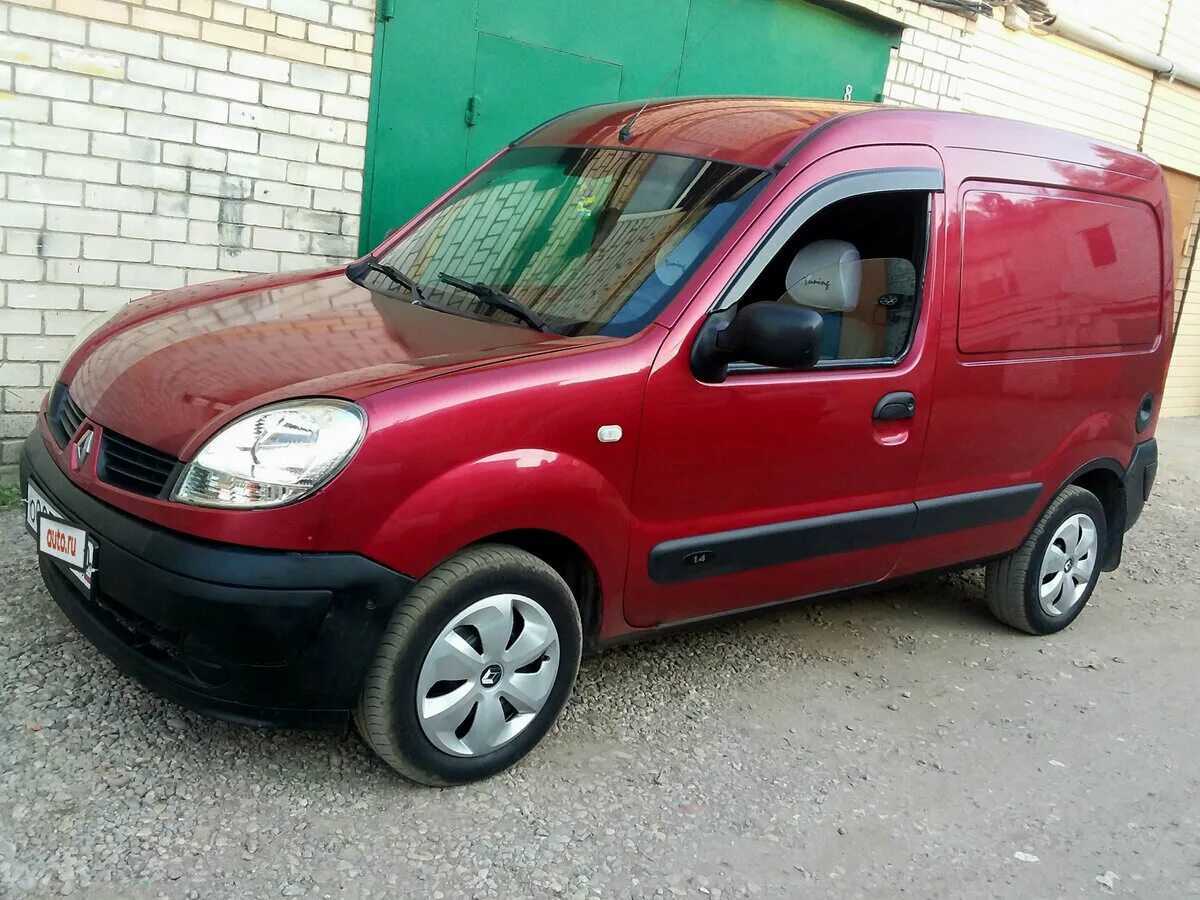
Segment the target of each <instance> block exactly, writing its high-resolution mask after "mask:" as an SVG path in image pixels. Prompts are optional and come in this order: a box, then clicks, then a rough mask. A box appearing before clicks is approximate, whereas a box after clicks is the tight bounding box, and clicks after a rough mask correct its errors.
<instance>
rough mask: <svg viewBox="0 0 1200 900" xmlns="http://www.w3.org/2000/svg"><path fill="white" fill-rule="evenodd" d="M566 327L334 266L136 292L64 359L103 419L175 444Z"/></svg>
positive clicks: (530, 344) (486, 358) (454, 365)
mask: <svg viewBox="0 0 1200 900" xmlns="http://www.w3.org/2000/svg"><path fill="white" fill-rule="evenodd" d="M574 343H575V341H574V339H566V338H560V337H556V336H554V335H547V334H543V333H541V332H537V331H533V330H532V329H525V328H521V327H517V326H512V325H504V324H495V323H491V322H484V321H478V320H475V319H471V318H466V317H463V316H457V315H452V314H450V313H445V312H439V311H437V310H432V309H423V308H420V307H417V306H414V305H413V304H411V303H408V302H406V301H405V300H403V299H399V298H396V297H391V296H386V295H381V294H375V293H372V292H371V291H368V290H366V289H365V288H362V287H359V286H358V285H357V284H354V283H353V282H351V281H350V280H348V279H347V278H346V277H345V275H344V273H343V271H342V270H341V269H337V270H334V271H322V272H316V273H313V272H309V273H303V274H291V275H275V276H251V277H247V278H239V279H234V280H231V281H223V282H216V283H213V284H209V285H203V286H199V287H192V288H184V289H181V290H178V291H170V292H167V293H164V294H160V295H157V296H155V297H151V298H147V299H146V300H142V301H137V302H135V303H133V304H131V305H130V306H129V308H128V309H127V310H126V311H125V312H123V313H122V314H121V315H119V316H117V317H116V318H114V319H113V320H112V321H111V322H110V323H109V324H108V325H107V326H105V328H103V329H102V330H101V331H99V332H97V334H96V335H94V336H93V338H91V339H90V340H88V341H87V342H86V343H85V344H84V345H83V347H82V348H81V349H80V351H79V352H78V353H77V354H76V356H75V357H74V358H73V359H72V360H71V362H70V363H69V364H68V366H67V369H66V370H64V379H63V380H64V381H68V382H69V383H70V391H71V397H72V399H73V400H74V401H75V402H76V403H77V404H78V405H79V406H80V407H81V408H82V410H83V411H84V413H86V414H87V415H88V416H89V418H91V419H92V420H93V421H95V422H97V423H99V424H100V425H102V426H104V427H106V428H111V429H113V430H114V431H118V432H120V433H121V434H124V435H126V436H127V437H131V438H133V439H134V440H137V441H141V442H142V443H144V444H148V445H150V446H151V447H154V448H156V449H158V450H161V451H163V452H166V453H170V454H172V455H174V456H180V455H181V451H182V450H184V449H185V447H186V446H187V445H188V444H189V441H190V440H191V439H193V438H196V437H198V436H200V434H201V433H202V432H206V430H207V429H206V426H209V425H212V426H213V427H216V425H218V424H220V423H218V422H215V421H214V420H217V419H222V420H224V419H226V418H229V417H230V416H232V415H235V414H238V413H241V412H243V411H246V410H249V409H252V408H254V407H257V406H260V405H262V404H264V403H271V402H274V401H277V400H284V399H288V398H291V397H297V396H318V395H320V396H338V397H345V398H347V399H351V400H354V399H358V398H359V397H362V396H365V395H367V394H370V393H374V392H376V391H379V390H383V389H385V388H388V387H392V386H394V385H397V384H403V383H406V382H411V381H417V380H421V379H424V378H428V377H431V376H434V375H438V374H442V373H445V372H450V371H455V370H458V369H463V368H470V367H474V366H478V365H483V364H488V363H495V362H499V361H502V360H508V359H513V358H517V357H521V356H528V355H530V354H538V353H546V352H552V351H554V350H556V349H565V348H566V347H569V346H571V345H572V344H574Z"/></svg>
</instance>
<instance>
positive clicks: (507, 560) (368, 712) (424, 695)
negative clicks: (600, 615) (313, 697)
mask: <svg viewBox="0 0 1200 900" xmlns="http://www.w3.org/2000/svg"><path fill="white" fill-rule="evenodd" d="M582 643H583V639H582V628H581V625H580V619H579V609H578V607H577V606H576V603H575V599H574V597H573V596H572V595H571V591H570V589H569V588H568V587H567V585H566V583H565V582H564V581H563V580H562V578H561V577H559V575H558V573H557V572H555V571H554V570H553V569H552V568H551V567H550V566H549V565H547V564H546V563H545V562H543V561H542V560H540V559H538V558H537V557H535V556H533V555H532V554H529V553H526V552H525V551H523V550H518V549H517V548H515V547H510V546H507V545H502V544H490V545H480V546H477V547H472V548H470V549H468V550H465V551H463V552H462V553H460V554H458V555H457V556H455V557H453V558H452V559H450V560H447V561H446V562H445V563H443V564H442V565H440V566H438V567H437V568H436V569H434V570H433V571H432V572H430V573H429V574H428V575H427V576H426V577H425V578H423V579H422V580H421V582H420V583H419V584H418V585H417V587H416V588H414V589H413V592H412V593H411V594H410V595H409V597H408V598H407V599H406V600H405V602H404V603H402V604H401V605H400V606H399V607H398V608H397V609H396V611H395V612H394V613H393V615H392V619H391V622H390V623H389V625H388V628H387V631H386V632H385V634H384V637H383V640H382V641H381V642H380V647H379V651H378V654H377V656H376V658H375V661H374V662H373V663H372V665H371V668H370V669H369V671H368V673H367V678H366V682H365V685H364V688H363V692H362V695H361V697H360V699H359V703H358V707H357V708H356V710H355V713H354V718H355V722H356V724H357V726H358V729H359V732H360V733H361V734H362V736H363V738H364V739H365V740H366V742H367V744H368V745H370V747H371V748H372V749H373V750H374V751H375V752H376V753H377V754H379V756H380V757H381V758H382V759H383V760H384V761H385V762H386V763H388V765H390V766H392V767H393V768H394V769H396V770H397V771H398V772H400V773H401V774H402V775H405V776H407V777H408V778H411V779H413V780H414V781H420V782H423V783H425V784H459V783H462V782H465V781H473V780H475V779H479V778H486V777H488V776H489V775H494V774H495V773H497V772H499V771H501V770H503V769H506V768H508V767H509V766H511V765H512V764H513V763H515V762H516V761H517V760H519V759H520V758H521V757H523V756H524V755H525V754H526V753H528V752H529V751H530V750H531V749H533V747H534V746H536V745H537V743H538V741H540V740H541V739H542V737H543V736H544V735H545V734H546V732H547V731H548V730H549V729H550V727H551V725H553V724H554V720H555V719H556V718H557V717H558V714H559V712H560V711H561V710H562V707H563V705H564V704H565V703H566V701H567V697H568V696H569V695H570V692H571V688H572V686H573V685H574V683H575V675H576V673H577V671H578V669H579V655H580V649H581V647H582Z"/></svg>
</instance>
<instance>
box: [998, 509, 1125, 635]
mask: <svg viewBox="0 0 1200 900" xmlns="http://www.w3.org/2000/svg"><path fill="white" fill-rule="evenodd" d="M1074 526H1078V531H1075V528H1074ZM1089 526H1090V533H1089ZM1076 534H1078V544H1076V545H1074V547H1073V546H1072V538H1073V536H1074V535H1076ZM1105 546H1107V524H1106V520H1105V516H1104V507H1103V506H1101V505H1100V501H1099V500H1098V499H1096V495H1095V494H1093V493H1092V492H1091V491H1087V490H1084V489H1083V488H1081V487H1078V486H1076V485H1068V486H1067V487H1065V488H1063V490H1062V492H1061V493H1060V494H1059V495H1058V496H1057V497H1055V498H1054V500H1053V502H1052V503H1051V504H1050V506H1049V507H1048V508H1047V509H1046V512H1045V513H1044V514H1043V515H1042V518H1041V519H1039V520H1038V523H1037V525H1036V526H1035V527H1034V529H1033V531H1032V532H1030V534H1029V537H1027V538H1026V539H1025V543H1023V544H1022V545H1021V546H1020V547H1019V548H1018V549H1017V550H1016V551H1015V552H1014V553H1011V554H1010V555H1008V556H1006V557H1004V559H1001V560H997V561H996V562H993V563H990V564H989V565H988V567H987V573H986V576H985V586H986V591H987V594H986V596H987V604H988V608H989V609H991V611H992V614H993V615H994V616H995V617H996V618H997V619H999V620H1000V621H1001V622H1003V623H1004V624H1006V625H1011V626H1012V627H1013V628H1017V629H1020V630H1021V631H1027V632H1029V633H1030V634H1054V633H1055V632H1056V631H1062V630H1063V629H1064V628H1066V627H1067V626H1068V625H1070V624H1071V623H1072V622H1073V621H1075V619H1076V617H1077V616H1078V615H1079V614H1080V613H1081V612H1082V611H1083V608H1084V606H1086V605H1087V602H1088V599H1089V598H1090V597H1091V596H1092V591H1093V590H1094V589H1095V587H1096V582H1097V581H1098V580H1099V578H1100V567H1101V566H1102V565H1103V563H1104V559H1103V556H1104V547H1105ZM1056 573H1057V574H1056ZM1081 576H1086V577H1081ZM1056 578H1058V580H1056ZM1056 585H1057V586H1058V589H1057V590H1056ZM1043 594H1045V595H1046V596H1043Z"/></svg>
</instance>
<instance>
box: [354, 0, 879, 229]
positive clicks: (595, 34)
mask: <svg viewBox="0 0 1200 900" xmlns="http://www.w3.org/2000/svg"><path fill="white" fill-rule="evenodd" d="M388 2H389V3H390V4H391V14H392V17H391V18H390V19H388V20H386V21H384V20H382V19H381V20H380V22H379V23H378V24H377V26H376V32H375V42H376V50H375V63H374V65H375V71H374V73H373V82H372V86H371V113H370V127H369V129H368V138H367V170H366V172H365V181H366V185H365V188H364V192H363V222H362V228H361V234H362V238H361V244H362V246H363V248H364V249H365V248H366V247H368V246H373V245H375V244H377V243H378V242H379V241H380V240H382V239H383V237H384V235H385V234H386V233H387V232H388V231H389V230H390V229H392V228H395V227H396V226H398V225H401V224H403V222H404V221H405V220H406V219H408V217H410V216H411V215H413V214H414V213H415V212H417V211H418V210H420V209H421V207H422V206H424V205H425V204H426V203H428V202H429V201H430V200H431V199H432V198H433V197H435V196H436V195H437V194H438V193H440V192H441V191H443V190H445V189H446V188H447V187H448V186H449V185H451V184H453V183H454V181H456V180H457V179H458V178H461V177H462V175H463V174H464V173H465V172H466V171H467V170H468V169H470V168H471V167H472V166H474V165H476V164H477V163H479V162H480V161H482V160H484V159H486V158H487V157H488V156H490V155H491V154H492V153H494V152H495V151H496V150H498V149H500V147H502V146H504V145H505V144H506V143H508V142H509V141H511V140H513V139H514V138H516V137H518V136H519V135H520V134H522V133H523V132H525V131H527V130H528V129H529V128H531V127H533V126H534V125H536V124H537V123H538V122H541V121H543V120H545V119H548V118H550V117H551V116H553V115H556V114H557V113H560V112H563V111H564V110H567V109H571V108H573V107H576V106H582V105H584V104H587V103H600V102H605V101H609V100H616V99H630V98H639V97H655V96H659V97H661V96H670V95H673V94H703V93H715V94H735V93H747V94H776V95H784V96H799V97H804V96H807V97H837V98H840V97H843V96H844V94H845V89H846V86H847V85H851V86H852V91H853V97H852V98H853V99H855V100H874V99H876V95H877V94H878V93H879V92H881V91H882V90H883V82H884V78H885V77H886V74H887V66H888V59H889V51H890V48H891V47H892V46H893V45H894V44H895V43H896V42H897V41H898V39H899V35H900V29H899V27H898V26H893V25H890V24H888V23H885V22H882V20H872V19H867V18H858V17H855V16H852V15H843V14H841V13H838V12H835V11H833V10H831V9H828V8H826V7H825V6H820V5H816V4H814V3H807V2H803V0H652V2H650V0H606V2H604V3H596V2H588V0H437V2H427V0H426V2H422V0H388ZM469 105H470V112H468V107H469Z"/></svg>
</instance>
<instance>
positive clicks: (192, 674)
mask: <svg viewBox="0 0 1200 900" xmlns="http://www.w3.org/2000/svg"><path fill="white" fill-rule="evenodd" d="M1166 197H1167V193H1166V189H1165V187H1164V183H1163V176H1162V172H1161V171H1160V170H1159V168H1158V166H1156V165H1155V164H1154V163H1153V162H1151V161H1149V160H1148V159H1146V158H1145V157H1142V156H1139V155H1137V154H1135V153H1131V152H1128V151H1125V150H1120V149H1117V148H1115V147H1109V146H1106V145H1103V144H1099V143H1096V142H1094V141H1091V140H1088V139H1086V138H1082V137H1076V136H1072V135H1069V134H1065V133H1062V132H1058V131H1054V130H1050V129H1046V128H1039V127H1034V126H1031V125H1024V124H1018V123H1015V122H1008V121H1001V120H998V119H988V118H979V117H973V116H967V115H958V114H951V113H941V112H929V111H922V110H907V109H904V110H902V109H890V108H884V107H877V106H865V105H854V104H844V103H830V102H818V101H809V100H783V99H766V98H749V99H747V98H703V99H674V100H663V101H654V102H652V103H649V104H646V105H645V106H644V107H642V106H641V105H640V104H630V103H621V104H613V105H606V106H598V107H590V108H587V109H582V110H578V111H575V112H570V113H567V114H566V115H563V116H560V117H559V118H556V119H553V120H551V121H550V122H547V123H546V124H544V125H542V126H540V127H538V128H536V129H534V130H533V131H532V132H530V133H528V134H526V135H525V136H523V137H521V138H520V139H519V140H517V141H514V142H513V143H512V144H511V145H510V146H508V147H506V148H505V149H504V150H503V151H501V152H500V153H498V154H497V155H496V156H494V157H493V158H492V159H491V160H489V161H488V162H487V163H486V164H485V165H483V166H482V167H480V168H479V169H478V170H477V171H475V172H473V173H472V174H471V175H470V176H469V177H467V178H466V179H464V180H463V182H461V183H460V184H459V185H457V186H455V187H454V188H453V189H452V190H450V191H449V192H448V193H447V194H446V195H445V196H443V197H442V198H441V199H439V200H438V201H437V202H436V203H434V204H433V205H432V206H431V207H429V209H427V210H426V211H425V212H423V213H421V214H420V215H419V216H417V217H416V218H415V219H414V220H413V221H412V222H410V223H409V224H408V225H407V226H405V227H404V228H403V229H402V230H401V231H399V232H397V233H396V234H395V235H393V236H391V237H389V238H388V239H387V240H386V241H385V242H384V243H383V244H382V245H381V246H380V247H379V248H378V249H377V250H376V251H375V252H374V253H373V254H371V255H369V256H366V257H364V258H362V259H361V260H358V261H357V262H355V263H353V264H352V265H351V266H350V267H349V268H347V269H340V268H339V269H330V270H322V271H315V272H300V273H288V274H280V275H271V276H250V277H245V278H237V279H234V280H230V281H224V282H220V283H216V284H206V285H202V286H196V287H188V288H184V289H181V290H175V291H169V292H165V293H162V294H159V295H157V296H154V297H150V298H147V299H144V300H140V301H137V302H135V303H132V304H130V305H129V306H127V307H125V308H123V309H121V310H120V311H119V312H117V313H116V314H115V315H114V316H112V317H111V318H109V319H108V320H107V321H106V322H104V323H103V324H102V325H100V326H98V327H97V328H96V329H95V330H94V331H92V332H91V333H90V334H88V335H87V336H86V337H85V338H84V339H82V341H81V343H80V344H79V345H78V346H77V348H76V349H75V350H74V352H72V353H71V354H69V355H68V358H67V359H66V361H65V363H64V364H63V368H62V371H61V373H60V375H59V376H58V378H57V379H56V383H55V385H54V388H53V390H52V391H51V392H50V395H49V397H48V399H47V403H46V405H45V407H44V409H43V412H42V416H41V418H40V421H39V425H38V428H37V429H36V431H35V433H34V434H32V435H30V437H29V439H28V441H27V443H26V444H25V447H24V452H23V455H22V459H21V466H22V468H21V472H22V484H23V490H24V492H25V497H26V500H27V507H28V526H29V528H30V530H31V531H32V532H33V533H34V534H35V535H36V536H37V539H38V542H39V551H40V552H39V558H40V561H41V571H42V575H43V577H44V578H45V581H46V584H47V586H48V588H49V590H50V592H51V594H52V595H53V596H54V598H55V599H56V601H57V602H58V603H59V605H60V606H61V607H62V608H63V610H64V611H65V612H66V614H67V616H69V617H70V619H71V620H72V621H73V622H74V623H75V625H76V626H77V627H78V628H79V629H80V631H82V632H83V633H84V634H85V635H86V636H87V637H88V638H89V639H90V640H91V641H92V642H94V643H95V644H96V646H97V647H99V648H100V649H101V650H102V651H103V652H104V653H105V654H107V655H108V656H110V657H111V658H112V659H113V660H114V661H115V662H116V663H117V665H118V666H119V667H120V668H122V669H123V670H124V671H126V672H128V673H129V674H130V675H132V676H134V677H135V678H137V679H139V680H140V681H141V682H143V683H144V684H146V685H148V686H149V687H151V688H152V689H154V690H156V691H158V692H160V693H161V694H163V695H165V696H167V697H169V698H171V699H173V700H175V701H177V702H179V703H181V704H184V705H186V706H190V707H192V708H195V709H197V710H200V711H202V712H205V713H209V714H211V715H213V716H217V717H220V718H223V719H228V720H232V721H236V722H245V723H251V724H269V725H283V726H303V727H332V728H341V727H344V726H345V724H346V723H347V721H348V719H349V718H351V717H353V719H354V721H355V722H356V724H357V726H358V729H359V731H360V732H361V733H362V735H363V737H364V738H365V740H366V741H367V743H368V744H370V745H371V747H373V748H374V749H375V750H376V751H377V752H378V754H379V755H380V756H381V757H382V758H383V759H384V760H385V761H386V762H388V763H389V764H390V765H392V766H394V767H395V768H396V769H398V770H399V771H400V772H401V773H403V774H405V775H407V776H409V777H411V778H414V779H416V780H419V781H423V782H428V783H434V784H447V783H455V782H464V781H468V780H470V779H475V778H480V777H484V776H487V775H490V774H492V773H495V772H497V771H499V770H501V769H503V768H505V767H506V766H509V765H511V764H512V763H514V762H515V761H516V760H518V759H520V758H521V757H522V756H523V755H524V754H526V753H527V752H529V750H530V749H531V748H532V747H533V746H534V745H535V744H537V742H538V741H539V740H541V738H542V736H543V735H545V734H546V732H547V730H548V729H549V728H550V727H551V725H552V724H553V722H554V720H555V717H556V716H557V715H558V713H559V711H560V710H561V709H562V707H563V704H564V703H565V702H566V700H567V696H568V694H569V693H570V692H571V687H572V683H573V681H574V679H575V675H576V671H577V668H578V665H579V658H580V653H581V651H582V650H586V649H592V648H596V647H601V646H604V645H606V644H608V643H611V642H614V641H620V640H625V639H629V638H639V637H645V636H651V635H655V634H659V633H661V632H662V631H663V630H664V629H667V628H672V627H678V626H681V625H690V624H694V623H697V622H700V621H703V620H706V619H709V618H713V617H717V616H722V615H727V614H730V613H736V612H743V611H746V610H750V609H753V608H761V607H765V606H770V605H772V604H779V603H784V602H787V601H789V600H794V599H797V598H811V597H816V596H821V595H828V594H830V593H832V592H836V591H843V590H848V589H854V588H860V587H863V586H865V585H875V584H878V583H880V582H883V581H886V580H891V579H896V578H900V577H902V576H907V575H912V574H913V573H919V572H927V571H931V570H936V569H944V568H948V567H964V566H976V565H986V566H987V594H988V603H989V604H990V606H991V608H992V610H993V611H994V612H995V614H996V616H997V617H998V618H999V619H1000V620H1001V621H1002V622H1004V623H1006V624H1008V625H1010V626H1013V627H1014V628H1018V629H1022V630H1024V631H1028V632H1031V633H1034V634H1047V633H1050V632H1054V631H1058V630H1059V629H1061V628H1064V627H1066V626H1067V625H1068V624H1069V623H1070V622H1071V621H1072V620H1073V619H1074V618H1075V617H1076V616H1077V615H1079V613H1080V612H1081V611H1082V609H1083V607H1084V605H1085V604H1086V603H1087V600H1088V597H1089V595H1090V594H1091V592H1092V590H1093V588H1094V587H1095V585H1096V581H1097V579H1098V578H1099V577H1100V572H1101V571H1110V570H1112V569H1114V568H1115V567H1116V566H1117V565H1118V563H1119V562H1120V559H1121V547H1122V540H1123V535H1124V533H1125V531H1126V530H1127V529H1128V528H1129V527H1130V526H1131V525H1133V523H1134V522H1135V521H1136V520H1137V518H1138V515H1139V513H1140V512H1141V509H1142V505H1143V503H1144V502H1145V501H1146V499H1147V497H1148V495H1149V493H1150V489H1151V485H1152V483H1153V481H1154V475H1155V468H1156V463H1157V449H1156V444H1155V441H1154V437H1153V435H1154V429H1155V425H1156V422H1157V418H1158V403H1159V399H1160V397H1161V392H1162V386H1163V380H1164V377H1165V374H1166V371H1167V361H1168V352H1169V351H1168V335H1169V334H1170V328H1169V325H1170V315H1171V272H1172V260H1171V251H1170V244H1169V234H1170V229H1169V227H1168V224H1169V223H1168V211H1167V200H1166Z"/></svg>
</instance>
